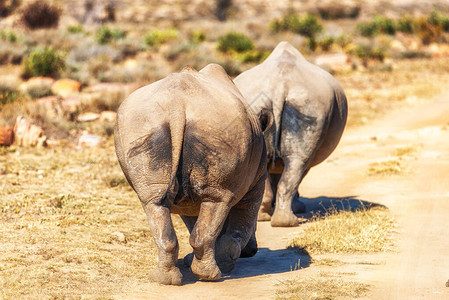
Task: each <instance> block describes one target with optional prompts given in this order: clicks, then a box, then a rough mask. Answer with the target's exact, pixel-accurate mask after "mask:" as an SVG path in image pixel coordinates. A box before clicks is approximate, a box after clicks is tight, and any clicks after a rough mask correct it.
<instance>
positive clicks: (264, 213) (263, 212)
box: [257, 176, 273, 222]
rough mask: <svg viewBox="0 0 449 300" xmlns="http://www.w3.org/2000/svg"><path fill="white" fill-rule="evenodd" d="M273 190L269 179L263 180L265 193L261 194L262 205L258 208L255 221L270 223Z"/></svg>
mask: <svg viewBox="0 0 449 300" xmlns="http://www.w3.org/2000/svg"><path fill="white" fill-rule="evenodd" d="M272 203H273V190H272V188H271V182H270V179H269V178H268V176H267V179H265V191H264V193H263V198H262V204H261V205H260V208H259V213H258V215H257V221H259V222H264V221H270V220H271V216H272V215H273V206H272Z"/></svg>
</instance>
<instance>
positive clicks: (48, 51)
mask: <svg viewBox="0 0 449 300" xmlns="http://www.w3.org/2000/svg"><path fill="white" fill-rule="evenodd" d="M64 67H65V61H64V59H63V57H62V55H60V54H59V53H58V52H56V50H54V49H53V48H43V49H36V50H34V51H33V52H31V54H30V56H29V57H28V58H27V59H26V60H25V61H24V63H23V73H22V76H23V77H24V78H29V77H34V76H50V77H58V75H59V73H60V72H61V71H62V70H63V69H64Z"/></svg>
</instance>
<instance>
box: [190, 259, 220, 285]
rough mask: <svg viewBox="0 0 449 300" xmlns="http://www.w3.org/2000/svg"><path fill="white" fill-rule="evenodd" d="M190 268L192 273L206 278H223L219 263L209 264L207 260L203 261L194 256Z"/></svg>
mask: <svg viewBox="0 0 449 300" xmlns="http://www.w3.org/2000/svg"><path fill="white" fill-rule="evenodd" d="M190 270H192V273H193V274H195V276H197V277H199V278H201V279H204V280H211V281H213V280H218V279H220V278H221V272H220V269H219V268H218V266H217V264H215V263H214V264H213V265H212V264H207V263H206V262H202V261H200V260H198V259H196V258H195V257H194V258H193V261H192V265H191V266H190Z"/></svg>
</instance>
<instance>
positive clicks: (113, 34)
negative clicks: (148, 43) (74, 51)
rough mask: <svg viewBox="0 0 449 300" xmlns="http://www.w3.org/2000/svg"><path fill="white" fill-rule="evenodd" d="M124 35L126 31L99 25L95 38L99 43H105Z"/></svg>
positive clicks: (122, 37)
mask: <svg viewBox="0 0 449 300" xmlns="http://www.w3.org/2000/svg"><path fill="white" fill-rule="evenodd" d="M125 37H126V32H125V31H123V30H121V29H119V28H115V29H110V28H108V27H106V26H103V27H101V28H100V29H99V30H98V31H97V34H96V40H97V42H98V43H99V44H100V45H106V44H109V43H110V42H112V41H113V40H120V39H124V38H125Z"/></svg>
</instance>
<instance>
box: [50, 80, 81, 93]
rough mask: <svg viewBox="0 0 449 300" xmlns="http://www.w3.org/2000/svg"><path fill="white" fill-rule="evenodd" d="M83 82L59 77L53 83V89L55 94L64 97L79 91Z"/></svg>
mask: <svg viewBox="0 0 449 300" xmlns="http://www.w3.org/2000/svg"><path fill="white" fill-rule="evenodd" d="M80 88H81V83H79V82H78V81H76V80H72V79H59V80H57V81H56V82H55V83H53V85H52V87H51V91H52V92H53V93H54V94H55V95H59V96H62V97H67V96H70V95H71V94H73V93H76V92H79V90H80Z"/></svg>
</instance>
